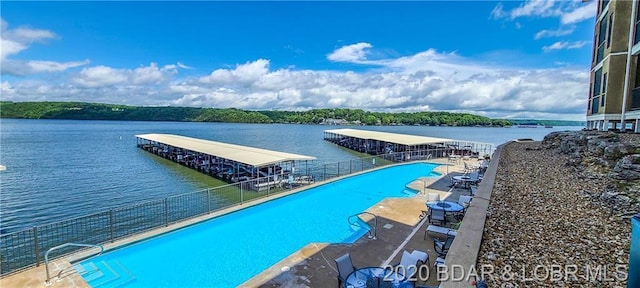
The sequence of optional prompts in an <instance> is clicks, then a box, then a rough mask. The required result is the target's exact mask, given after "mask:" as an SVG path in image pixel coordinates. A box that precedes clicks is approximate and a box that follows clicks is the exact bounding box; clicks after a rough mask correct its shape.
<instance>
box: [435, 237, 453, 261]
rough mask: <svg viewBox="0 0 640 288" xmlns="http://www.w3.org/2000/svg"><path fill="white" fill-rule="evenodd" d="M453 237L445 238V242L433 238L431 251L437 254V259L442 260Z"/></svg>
mask: <svg viewBox="0 0 640 288" xmlns="http://www.w3.org/2000/svg"><path fill="white" fill-rule="evenodd" d="M453 239H454V237H447V240H445V241H442V240H440V239H438V238H433V249H434V250H435V251H436V253H438V257H442V258H444V257H445V256H447V253H448V252H449V248H451V244H452V243H453Z"/></svg>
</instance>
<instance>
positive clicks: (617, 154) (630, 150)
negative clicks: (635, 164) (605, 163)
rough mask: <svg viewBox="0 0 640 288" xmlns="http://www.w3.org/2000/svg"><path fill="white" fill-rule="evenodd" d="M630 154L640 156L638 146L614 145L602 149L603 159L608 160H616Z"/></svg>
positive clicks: (639, 146) (639, 147)
mask: <svg viewBox="0 0 640 288" xmlns="http://www.w3.org/2000/svg"><path fill="white" fill-rule="evenodd" d="M631 154H640V145H638V144H622V143H615V144H611V145H608V146H606V147H605V148H604V155H603V156H604V158H605V159H608V160H618V159H621V158H622V157H624V156H627V155H631Z"/></svg>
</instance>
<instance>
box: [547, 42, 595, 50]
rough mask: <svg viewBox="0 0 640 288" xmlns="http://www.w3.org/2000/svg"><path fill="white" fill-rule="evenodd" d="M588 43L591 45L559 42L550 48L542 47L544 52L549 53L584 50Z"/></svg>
mask: <svg viewBox="0 0 640 288" xmlns="http://www.w3.org/2000/svg"><path fill="white" fill-rule="evenodd" d="M587 43H589V41H575V42H568V41H558V42H556V43H553V44H551V45H549V46H544V47H542V50H544V51H545V52H549V51H552V50H562V49H578V48H582V47H583V46H584V45H586V44H587Z"/></svg>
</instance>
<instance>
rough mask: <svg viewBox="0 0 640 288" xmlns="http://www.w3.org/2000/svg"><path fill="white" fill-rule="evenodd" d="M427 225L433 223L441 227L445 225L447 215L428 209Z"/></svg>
mask: <svg viewBox="0 0 640 288" xmlns="http://www.w3.org/2000/svg"><path fill="white" fill-rule="evenodd" d="M427 217H428V219H427V220H429V223H433V221H438V222H440V224H441V225H443V226H444V225H445V224H446V223H447V215H446V214H445V212H444V210H440V209H429V215H428V216H427Z"/></svg>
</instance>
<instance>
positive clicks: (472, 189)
mask: <svg viewBox="0 0 640 288" xmlns="http://www.w3.org/2000/svg"><path fill="white" fill-rule="evenodd" d="M470 188H471V189H470V193H471V196H476V194H477V193H478V186H474V185H472V186H470Z"/></svg>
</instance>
